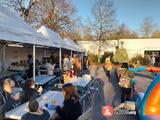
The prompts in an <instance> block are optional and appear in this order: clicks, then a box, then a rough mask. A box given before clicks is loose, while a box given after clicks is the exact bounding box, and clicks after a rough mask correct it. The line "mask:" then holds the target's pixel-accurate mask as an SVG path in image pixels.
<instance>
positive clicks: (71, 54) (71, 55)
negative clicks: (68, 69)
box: [71, 50, 73, 58]
mask: <svg viewBox="0 0 160 120" xmlns="http://www.w3.org/2000/svg"><path fill="white" fill-rule="evenodd" d="M72 54H73V52H72V50H71V58H72Z"/></svg>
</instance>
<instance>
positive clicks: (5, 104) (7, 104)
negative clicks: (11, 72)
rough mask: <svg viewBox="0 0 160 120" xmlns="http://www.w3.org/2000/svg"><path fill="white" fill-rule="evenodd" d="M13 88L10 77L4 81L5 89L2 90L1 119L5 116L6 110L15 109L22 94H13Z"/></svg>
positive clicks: (0, 100)
mask: <svg viewBox="0 0 160 120" xmlns="http://www.w3.org/2000/svg"><path fill="white" fill-rule="evenodd" d="M12 93H13V88H12V85H11V83H10V80H9V79H6V80H4V81H3V91H2V92H0V120H1V119H3V118H4V115H5V112H7V111H9V110H11V109H13V108H14V107H15V105H16V101H17V100H19V99H20V94H16V95H14V96H12Z"/></svg>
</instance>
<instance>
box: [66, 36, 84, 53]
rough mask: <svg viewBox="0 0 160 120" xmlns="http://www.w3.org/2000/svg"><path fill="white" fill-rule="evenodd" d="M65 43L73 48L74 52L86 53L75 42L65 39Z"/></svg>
mask: <svg viewBox="0 0 160 120" xmlns="http://www.w3.org/2000/svg"><path fill="white" fill-rule="evenodd" d="M64 41H65V42H66V44H68V45H69V46H71V47H73V49H74V51H79V52H84V50H83V49H82V48H81V47H80V46H79V45H77V44H76V43H75V42H74V41H73V40H71V39H67V38H64Z"/></svg>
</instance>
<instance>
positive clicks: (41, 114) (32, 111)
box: [22, 100, 50, 120]
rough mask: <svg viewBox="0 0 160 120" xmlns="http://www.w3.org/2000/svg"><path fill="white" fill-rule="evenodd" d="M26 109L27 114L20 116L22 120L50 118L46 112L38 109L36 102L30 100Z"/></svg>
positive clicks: (46, 119)
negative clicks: (27, 110)
mask: <svg viewBox="0 0 160 120" xmlns="http://www.w3.org/2000/svg"><path fill="white" fill-rule="evenodd" d="M28 108H29V112H27V113H26V114H24V115H23V116H22V120H48V119H49V118H50V115H49V113H48V111H46V110H42V109H40V107H39V103H38V102H37V101H36V100H31V101H30V102H29V105H28Z"/></svg>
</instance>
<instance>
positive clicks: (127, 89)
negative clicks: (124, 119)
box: [105, 55, 140, 103]
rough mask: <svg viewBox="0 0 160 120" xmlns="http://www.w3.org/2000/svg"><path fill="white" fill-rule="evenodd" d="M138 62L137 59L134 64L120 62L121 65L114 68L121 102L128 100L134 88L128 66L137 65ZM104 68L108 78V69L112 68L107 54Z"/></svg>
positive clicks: (138, 64) (133, 81) (133, 80)
mask: <svg viewBox="0 0 160 120" xmlns="http://www.w3.org/2000/svg"><path fill="white" fill-rule="evenodd" d="M139 66H140V63H139V61H137V63H136V65H134V66H132V65H130V66H129V65H128V63H122V64H121V67H120V68H119V67H118V68H117V69H116V71H117V72H116V73H117V76H118V85H119V87H120V88H121V102H122V103H123V102H125V101H129V100H130V98H131V93H132V91H134V89H135V87H134V86H135V79H134V75H133V73H132V72H131V71H129V69H128V68H129V67H139ZM105 68H106V74H107V76H108V79H109V80H110V71H111V69H112V62H111V60H110V56H109V55H108V56H107V57H106V60H105Z"/></svg>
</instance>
